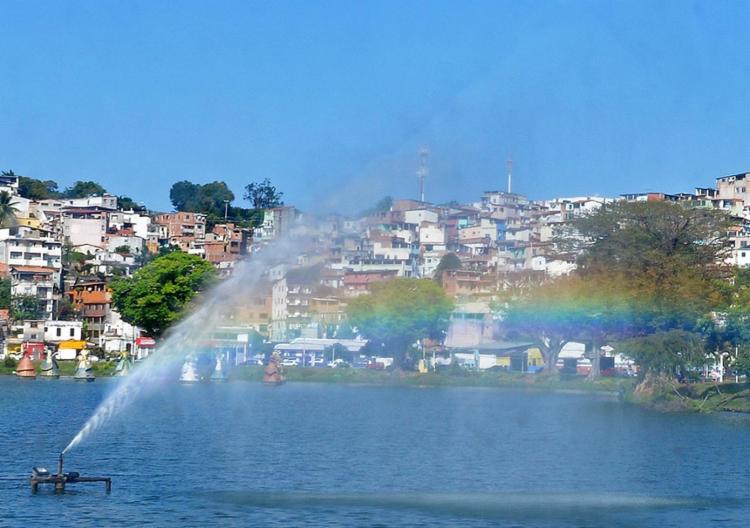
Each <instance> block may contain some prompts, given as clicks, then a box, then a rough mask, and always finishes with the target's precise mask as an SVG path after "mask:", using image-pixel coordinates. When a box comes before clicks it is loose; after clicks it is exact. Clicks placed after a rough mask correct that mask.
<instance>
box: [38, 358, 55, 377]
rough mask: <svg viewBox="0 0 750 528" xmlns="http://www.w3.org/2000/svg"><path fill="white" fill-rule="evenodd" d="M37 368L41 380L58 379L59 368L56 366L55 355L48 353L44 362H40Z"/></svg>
mask: <svg viewBox="0 0 750 528" xmlns="http://www.w3.org/2000/svg"><path fill="white" fill-rule="evenodd" d="M39 368H40V369H41V371H42V372H41V374H40V376H41V377H42V378H43V379H59V378H60V366H59V365H58V364H57V359H55V353H52V352H50V353H48V354H47V357H46V358H44V361H42V364H41V365H40V367H39Z"/></svg>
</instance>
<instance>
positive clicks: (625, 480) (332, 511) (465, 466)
mask: <svg viewBox="0 0 750 528" xmlns="http://www.w3.org/2000/svg"><path fill="white" fill-rule="evenodd" d="M115 383H116V382H115V381H114V380H106V379H101V378H100V379H98V380H97V381H96V382H95V383H89V384H81V383H75V382H73V381H67V380H59V381H44V382H43V381H36V382H28V381H21V380H17V379H14V378H10V377H3V378H1V379H0V394H2V396H3V397H2V398H1V399H0V419H1V420H2V424H3V427H2V428H0V445H2V446H3V455H2V457H0V496H1V497H3V499H4V504H5V508H4V513H3V517H2V519H0V525H9V526H18V525H31V524H33V523H42V524H43V525H48V524H52V523H53V522H54V523H55V524H58V525H63V526H65V525H70V524H72V523H73V522H78V523H80V524H81V525H83V526H87V525H106V526H117V525H121V526H134V525H154V526H164V525H175V526H206V525H217V524H221V525H227V526H300V525H306V526H446V527H448V526H471V527H474V526H508V527H511V526H512V527H537V526H539V527H557V526H623V527H625V526H675V527H678V526H679V527H685V526H710V525H720V526H747V519H748V515H749V514H750V472H748V471H747V460H748V459H749V458H750V457H749V455H750V444H749V443H748V442H747V439H748V433H750V418H749V417H747V416H742V415H714V416H700V415H687V414H674V415H664V414H658V413H653V412H650V411H646V410H643V409H640V408H638V407H633V406H628V405H623V404H619V403H617V402H614V401H610V400H608V399H603V398H601V397H592V396H591V395H568V394H539V393H524V392H515V391H502V390H494V389H475V388H471V389H469V388H467V389H463V388H441V389H418V388H394V387H365V386H342V385H317V384H293V383H288V384H286V385H284V386H281V387H266V386H263V385H261V384H256V383H246V382H230V383H223V384H206V385H196V386H183V385H179V384H175V383H172V384H163V385H161V387H160V388H159V389H157V390H155V391H153V392H152V393H151V394H150V395H149V396H148V397H147V398H145V399H144V400H143V402H142V404H140V405H133V406H129V407H128V408H126V409H124V410H123V412H122V413H120V414H118V415H117V416H114V417H113V419H112V420H111V421H109V423H107V424H106V426H105V427H103V428H102V429H101V430H100V431H99V433H98V434H96V435H93V436H91V437H90V438H89V439H87V441H86V442H84V443H83V444H81V445H80V446H79V447H78V448H77V449H75V450H73V451H72V452H71V453H70V454H69V455H68V456H67V457H66V469H67V470H71V471H79V472H81V474H84V475H88V474H95V475H107V476H112V477H113V479H114V480H113V492H112V495H110V496H107V495H105V494H104V490H103V486H102V485H96V484H91V485H78V486H75V487H71V488H70V490H69V492H67V493H66V494H65V495H62V496H56V495H54V494H53V493H51V491H49V490H44V491H42V492H40V493H39V494H38V495H36V496H32V495H31V493H30V491H29V487H28V483H27V480H26V478H27V476H28V472H29V470H30V468H31V467H32V466H34V465H38V464H44V465H47V466H48V467H54V466H55V463H56V455H57V453H58V452H59V451H60V448H61V446H63V445H65V443H66V442H67V441H68V440H69V439H70V437H71V431H75V430H77V429H78V428H79V427H80V425H81V424H82V423H84V422H85V421H86V420H87V418H88V417H89V416H90V414H91V413H92V412H93V410H94V409H96V408H97V406H98V405H99V404H100V402H101V401H102V400H103V399H104V397H105V395H106V394H107V393H108V392H110V391H111V390H112V389H113V388H114V384H115Z"/></svg>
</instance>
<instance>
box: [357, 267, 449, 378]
mask: <svg viewBox="0 0 750 528" xmlns="http://www.w3.org/2000/svg"><path fill="white" fill-rule="evenodd" d="M452 310H453V302H452V301H451V299H449V298H448V296H446V295H445V293H444V292H443V289H442V288H441V287H440V286H438V285H437V284H435V282H434V281H431V280H428V279H409V278H398V279H394V280H391V281H387V282H381V283H377V284H375V285H373V287H372V293H371V294H370V295H362V296H360V297H357V298H355V299H353V300H352V301H351V302H350V303H349V305H348V306H347V314H348V316H349V320H350V321H351V323H352V325H354V326H355V327H356V328H357V331H358V332H359V333H360V334H361V335H363V336H364V337H366V338H368V339H371V340H373V341H375V342H376V343H379V344H382V345H384V347H385V351H386V352H387V353H390V354H392V355H393V357H394V361H395V363H396V365H398V366H400V367H404V366H405V365H406V361H405V360H406V356H407V351H408V349H409V348H410V347H411V346H412V345H413V344H414V343H416V342H417V340H419V339H423V338H426V337H427V338H430V339H442V338H443V337H444V335H445V331H446V330H447V328H448V323H449V317H450V314H451V311H452Z"/></svg>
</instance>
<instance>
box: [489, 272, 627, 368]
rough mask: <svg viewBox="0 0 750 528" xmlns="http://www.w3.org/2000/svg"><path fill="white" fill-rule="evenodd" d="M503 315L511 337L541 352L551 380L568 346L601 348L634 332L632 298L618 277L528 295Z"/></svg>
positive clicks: (562, 282) (552, 284) (562, 283)
mask: <svg viewBox="0 0 750 528" xmlns="http://www.w3.org/2000/svg"><path fill="white" fill-rule="evenodd" d="M500 311H501V312H502V316H503V327H504V330H505V332H506V334H507V335H508V337H510V338H520V339H528V340H529V341H531V342H532V343H533V344H534V345H535V346H536V347H537V348H539V350H540V351H541V353H542V358H543V359H544V370H545V371H546V372H547V373H548V374H556V373H557V360H558V358H559V355H560V351H561V350H562V348H563V347H564V346H565V345H566V344H567V343H569V342H572V341H581V342H589V343H591V348H592V349H594V348H598V347H599V346H601V344H603V343H604V342H605V340H607V339H612V338H613V337H614V336H616V335H617V336H621V335H624V334H626V333H627V332H628V331H629V330H631V329H632V326H633V318H632V310H631V303H630V300H629V296H628V294H627V292H626V291H625V290H624V288H622V286H621V285H620V284H618V281H616V280H615V279H614V277H610V278H609V279H608V280H603V278H602V279H601V280H594V279H592V278H588V279H583V278H581V277H578V276H575V275H572V276H567V277H560V278H558V279H555V280H552V281H548V282H545V283H542V284H539V285H536V286H532V287H529V288H528V289H525V290H523V291H522V293H521V294H520V295H519V296H518V297H516V298H514V299H511V300H509V301H508V302H507V303H506V306H505V307H504V308H501V309H500Z"/></svg>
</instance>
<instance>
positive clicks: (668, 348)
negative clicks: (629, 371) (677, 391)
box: [622, 330, 706, 378]
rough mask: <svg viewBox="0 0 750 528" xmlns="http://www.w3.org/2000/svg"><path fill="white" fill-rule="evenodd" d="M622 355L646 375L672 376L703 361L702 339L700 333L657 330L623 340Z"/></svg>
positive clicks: (704, 358)
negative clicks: (631, 359)
mask: <svg viewBox="0 0 750 528" xmlns="http://www.w3.org/2000/svg"><path fill="white" fill-rule="evenodd" d="M622 349H623V352H624V353H625V354H627V355H628V356H629V357H631V358H633V359H634V360H635V361H636V363H638V364H639V365H640V366H641V368H643V369H644V370H645V371H646V372H647V374H649V375H650V376H656V377H666V378H671V377H673V376H674V375H675V374H684V373H685V372H687V371H688V370H690V369H691V368H692V367H696V366H700V365H703V364H704V363H705V361H706V350H705V347H704V342H703V340H702V339H701V336H700V335H699V334H696V333H694V332H686V331H685V330H669V331H666V332H657V333H654V334H651V335H647V336H643V337H640V338H637V339H631V340H628V341H624V342H623V343H622Z"/></svg>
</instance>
